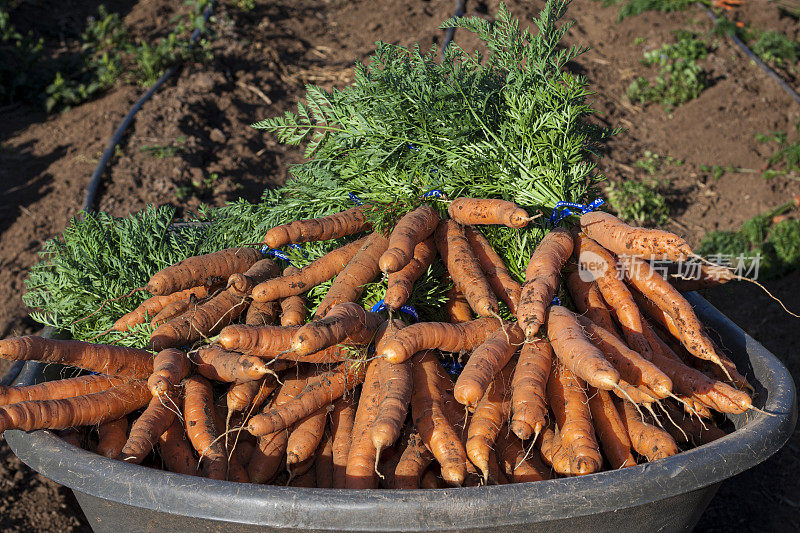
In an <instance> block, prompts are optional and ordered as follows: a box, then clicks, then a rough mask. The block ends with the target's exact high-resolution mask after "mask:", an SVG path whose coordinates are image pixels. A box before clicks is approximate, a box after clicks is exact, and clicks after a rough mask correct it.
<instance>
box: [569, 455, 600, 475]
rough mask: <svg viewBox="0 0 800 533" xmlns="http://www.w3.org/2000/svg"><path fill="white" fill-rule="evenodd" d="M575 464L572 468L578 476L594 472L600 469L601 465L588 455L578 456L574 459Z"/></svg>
mask: <svg viewBox="0 0 800 533" xmlns="http://www.w3.org/2000/svg"><path fill="white" fill-rule="evenodd" d="M574 463H575V464H572V465H570V470H571V471H572V473H573V474H575V475H578V476H585V475H586V474H594V473H595V472H599V471H600V465H599V464H597V461H594V460H593V459H588V458H586V457H577V458H576V459H575V461H574Z"/></svg>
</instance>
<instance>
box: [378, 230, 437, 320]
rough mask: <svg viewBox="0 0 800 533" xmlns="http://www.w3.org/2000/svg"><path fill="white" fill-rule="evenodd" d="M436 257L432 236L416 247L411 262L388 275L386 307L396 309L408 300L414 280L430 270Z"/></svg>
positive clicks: (385, 297) (384, 299)
mask: <svg viewBox="0 0 800 533" xmlns="http://www.w3.org/2000/svg"><path fill="white" fill-rule="evenodd" d="M435 257H436V245H435V244H434V242H433V238H432V237H428V238H427V239H425V240H424V241H422V242H420V243H418V244H417V245H416V246H415V247H414V255H413V256H412V258H411V260H410V261H409V263H408V264H407V265H406V266H404V267H403V268H402V269H400V270H398V271H396V272H392V273H391V274H389V275H388V276H387V283H388V285H387V287H386V294H385V295H384V297H383V303H385V304H386V307H388V308H389V309H391V310H393V311H396V310H398V309H400V308H401V307H402V306H403V304H405V303H406V302H407V301H408V299H409V298H410V297H411V291H412V289H413V288H414V282H416V281H417V280H418V279H419V278H420V276H422V275H423V274H425V272H427V271H428V267H429V266H431V263H433V260H434V258H435Z"/></svg>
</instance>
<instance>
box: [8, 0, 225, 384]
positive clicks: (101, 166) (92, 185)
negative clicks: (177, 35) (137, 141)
mask: <svg viewBox="0 0 800 533" xmlns="http://www.w3.org/2000/svg"><path fill="white" fill-rule="evenodd" d="M213 7H214V0H212V1H211V2H210V3H209V4H208V6H207V7H206V9H205V11H203V24H205V23H207V22H208V19H209V17H211V11H212V8H213ZM199 38H200V28H195V30H194V32H193V33H192V36H191V37H190V38H189V48H190V49H191V48H194V46H195V45H196V44H197V40H198V39H199ZM178 68H180V65H173V66H171V67H170V68H168V69H167V71H166V72H165V73H164V74H163V75H162V76H161V77H160V78H158V81H156V83H155V84H154V85H153V86H152V87H150V88H149V89H148V90H147V92H146V93H144V94H143V95H142V96H141V98H139V99H138V100H137V101H136V103H135V104H133V107H132V108H131V109H130V111H128V114H127V115H125V118H123V119H122V122H120V124H119V126H117V129H116V131H115V132H114V135H113V136H112V137H111V140H110V141H108V146H106V150H105V152H103V155H102V157H100V161H98V162H97V166H96V167H95V169H94V172H92V177H91V179H90V180H89V184H88V185H87V186H86V192H85V193H84V195H83V205H82V206H81V211H89V210H90V209H91V208H92V204H94V198H95V196H96V195H97V188H98V187H99V186H100V177H101V176H102V175H103V172H104V171H105V169H106V165H108V161H109V160H110V159H111V156H112V155H113V154H114V148H116V146H117V145H118V144H119V142H120V140H122V136H123V135H124V134H125V130H127V129H128V126H130V124H131V122H132V121H133V116H134V115H135V114H136V113H137V112H138V111H139V110H140V109H141V108H142V106H143V105H144V103H145V102H147V101H148V100H149V99H150V97H151V96H153V94H154V93H155V92H156V91H157V90H158V89H159V87H161V86H162V85H164V82H165V81H167V79H169V77H170V76H172V75H173V74H174V73H175V71H176V70H178ZM45 329H47V328H45ZM23 366H25V362H24V361H15V362H14V363H13V364H12V365H11V367H9V369H8V370H7V371H6V373H5V374H4V375H3V377H2V378H0V386H4V387H7V386H9V385H11V384H13V383H14V382H15V381H16V380H17V376H19V373H20V372H21V371H22V367H23Z"/></svg>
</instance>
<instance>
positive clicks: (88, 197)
mask: <svg viewBox="0 0 800 533" xmlns="http://www.w3.org/2000/svg"><path fill="white" fill-rule="evenodd" d="M213 7H214V2H213V0H212V2H210V3H209V4H208V7H206V9H205V11H204V12H203V23H206V22H208V19H209V17H210V16H211V10H212V8H213ZM199 37H200V28H196V29H195V30H194V33H192V36H191V37H190V38H189V48H190V49H191V48H193V47H194V46H195V44H197V39H198V38H199ZM178 68H180V65H173V66H171V67H170V68H168V69H167V71H166V72H165V73H164V74H163V75H162V76H161V77H160V78H158V81H156V83H155V84H154V85H153V86H152V87H150V88H149V89H148V90H147V92H146V93H144V94H143V95H142V96H141V98H139V100H137V101H136V103H135V104H133V107H132V108H131V109H130V111H128V114H127V115H125V118H123V119H122V122H120V124H119V126H117V129H116V131H115V132H114V135H113V136H112V137H111V140H109V141H108V146H106V150H105V152H103V155H102V157H100V161H99V162H98V163H97V166H96V167H95V169H94V172H92V177H91V179H90V180H89V185H87V186H86V193H85V194H84V196H83V205H82V206H81V210H82V211H89V210H90V209H91V208H92V204H94V198H95V196H96V195H97V188H98V187H99V186H100V177H101V176H102V175H103V172H104V171H105V169H106V165H107V164H108V161H109V160H110V159H111V156H112V155H114V148H116V146H117V145H118V144H119V142H120V140H122V136H123V135H125V130H127V129H128V126H130V124H131V122H132V121H133V116H134V115H135V114H136V113H137V112H138V111H139V110H140V109H141V108H142V106H143V105H144V103H145V102H147V101H148V100H149V99H150V97H151V96H153V94H154V93H155V92H156V91H157V90H158V89H159V88H160V87H161V86H162V85H163V84H164V82H165V81H167V79H169V77H170V76H172V75H173V74H174V73H175V71H176V70H178Z"/></svg>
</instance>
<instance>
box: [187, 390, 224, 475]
mask: <svg viewBox="0 0 800 533" xmlns="http://www.w3.org/2000/svg"><path fill="white" fill-rule="evenodd" d="M184 384H185V386H184V395H183V416H184V424H185V427H186V435H187V436H188V437H189V442H191V444H192V447H194V449H195V450H197V453H198V454H200V457H201V461H200V464H201V467H202V468H201V472H202V474H203V477H208V478H211V479H220V480H225V479H227V474H228V457H227V454H226V453H225V444H224V443H223V442H222V441H221V440H219V439H218V437H219V435H220V433H221V431H220V428H218V427H217V425H216V424H215V420H214V412H213V410H214V395H213V392H212V390H211V383H209V382H208V380H207V379H206V378H204V377H202V376H197V375H195V376H191V377H189V378H188V379H186V381H185V382H184Z"/></svg>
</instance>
